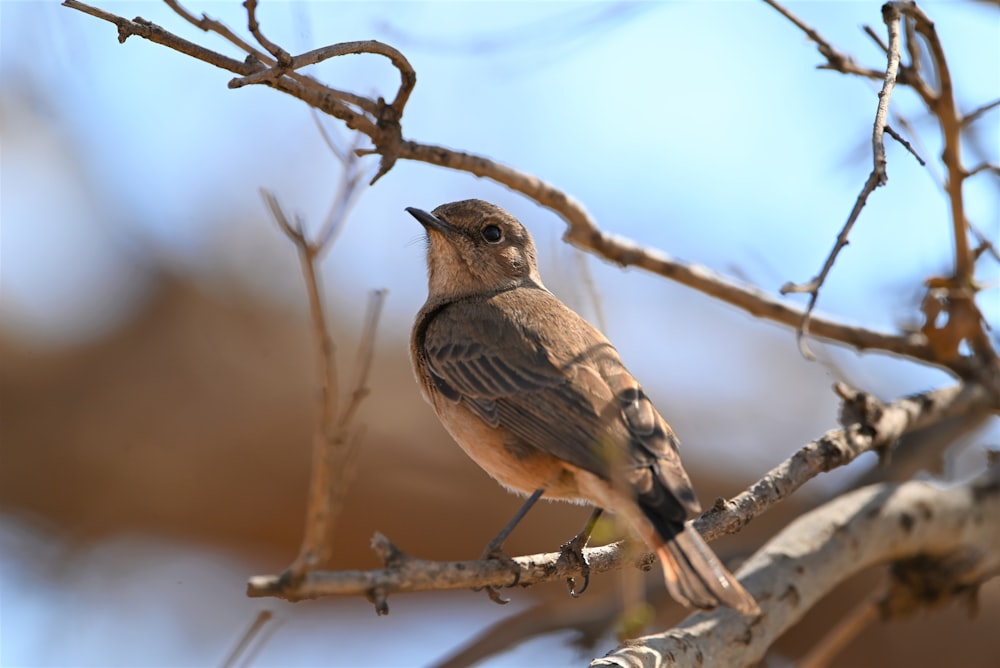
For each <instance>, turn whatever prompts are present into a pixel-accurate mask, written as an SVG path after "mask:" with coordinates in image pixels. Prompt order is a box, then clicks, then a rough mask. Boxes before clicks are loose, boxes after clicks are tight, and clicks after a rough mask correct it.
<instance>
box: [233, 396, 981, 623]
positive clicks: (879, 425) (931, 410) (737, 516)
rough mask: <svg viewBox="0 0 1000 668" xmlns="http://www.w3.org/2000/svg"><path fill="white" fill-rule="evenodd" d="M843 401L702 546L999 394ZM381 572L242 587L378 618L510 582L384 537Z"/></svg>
mask: <svg viewBox="0 0 1000 668" xmlns="http://www.w3.org/2000/svg"><path fill="white" fill-rule="evenodd" d="M837 392H838V394H839V395H840V396H841V398H842V399H843V401H844V403H843V408H842V411H841V422H842V423H843V425H844V427H843V428H841V429H836V430H833V431H830V432H828V433H827V434H825V435H823V436H822V437H821V438H819V439H817V440H815V441H813V442H811V443H808V444H807V445H805V446H803V447H802V448H801V449H799V450H798V451H797V452H796V453H795V454H794V455H792V456H791V457H789V458H788V459H787V460H785V461H784V462H782V463H781V464H779V465H778V466H777V467H775V468H774V469H772V470H771V471H770V472H768V473H767V474H766V475H765V476H764V477H763V478H761V479H760V480H758V481H757V482H756V483H754V484H753V485H752V486H751V487H750V488H749V489H747V490H746V491H744V492H742V493H741V494H739V495H737V496H736V497H734V498H733V499H731V500H729V501H728V502H727V501H724V500H721V499H720V500H719V501H717V502H716V504H715V506H714V507H712V508H710V509H709V510H707V511H706V512H705V513H703V514H702V516H701V517H699V518H698V519H697V520H695V522H694V526H695V528H696V529H697V530H698V531H699V532H700V533H701V534H702V535H703V536H704V537H705V539H706V540H714V539H716V538H719V537H721V536H723V535H726V534H731V533H736V532H737V531H739V530H740V529H742V528H743V527H744V526H746V525H747V524H748V523H749V522H750V521H751V520H753V518H755V517H757V516H758V515H760V514H761V513H763V512H765V511H766V510H767V509H769V508H770V507H772V506H773V505H774V504H776V503H778V502H779V501H781V500H782V499H784V498H786V497H787V496H789V495H790V494H792V493H793V492H795V490H797V489H798V488H799V487H801V486H802V485H803V484H805V483H806V482H807V481H808V480H811V479H812V478H814V477H816V476H817V475H819V474H820V473H822V472H824V471H829V470H832V469H835V468H837V467H839V466H844V465H845V464H848V463H849V462H851V461H853V460H854V459H855V458H857V457H858V456H859V455H861V454H863V453H865V452H868V451H872V450H874V451H876V452H886V451H888V450H889V449H890V448H891V447H892V445H893V444H894V443H895V442H896V441H897V440H898V439H899V438H900V437H901V436H903V435H904V434H906V433H909V432H911V431H914V430H917V429H921V428H923V427H925V426H927V425H928V424H932V423H935V422H938V421H940V420H944V419H948V418H952V417H958V416H962V415H966V414H970V413H977V412H979V413H981V412H989V411H994V412H996V411H1000V393H997V394H993V393H991V392H990V391H989V390H987V389H986V388H983V387H981V386H978V385H975V384H966V385H956V386H952V387H947V388H942V389H938V390H932V391H929V392H924V393H921V394H916V395H912V396H909V397H903V398H901V399H898V400H896V401H894V402H892V403H889V404H883V403H882V402H880V401H878V400H877V399H876V398H874V397H872V396H871V395H869V394H866V393H864V392H860V391H857V390H852V389H850V388H848V387H846V386H843V385H838V386H837ZM372 544H373V549H374V550H375V551H376V553H377V554H378V555H379V557H380V558H381V559H382V561H383V562H384V563H385V565H386V566H385V568H382V569H375V570H368V571H360V570H350V571H337V572H312V573H308V574H306V575H305V576H304V577H303V579H302V580H301V581H300V582H299V583H298V586H296V587H294V588H287V587H286V586H285V583H284V582H283V581H282V579H281V578H280V577H279V576H271V575H265V576H255V577H252V578H250V580H249V582H248V583H247V595H248V596H251V597H260V596H277V597H280V598H285V599H287V600H300V599H306V598H318V597H322V596H331V595H366V596H368V597H369V598H371V599H372V600H373V601H375V603H376V610H377V611H379V612H380V614H384V613H385V612H387V611H388V604H387V597H388V595H389V594H390V593H394V592H414V591H425V590H429V589H434V590H438V589H471V588H475V587H488V586H490V587H504V586H507V585H509V584H510V582H511V580H512V576H511V572H510V567H509V565H508V564H505V563H502V562H499V561H497V560H485V561H461V562H453V561H452V562H438V561H429V560H424V559H418V558H416V557H411V556H409V555H406V554H404V553H402V552H401V551H400V550H399V549H398V548H397V547H396V546H395V545H393V544H392V543H391V541H389V539H387V538H385V537H384V536H381V535H376V536H375V538H374V539H373V541H372ZM584 554H585V555H586V558H587V561H588V562H589V564H590V569H591V572H592V573H603V572H606V571H610V570H617V569H620V568H622V567H624V566H626V565H628V564H633V565H636V566H639V567H640V568H643V569H648V568H649V566H650V564H651V563H652V562H653V556H652V555H651V554H646V555H642V556H641V557H634V556H630V555H629V553H628V550H626V549H623V543H613V544H611V545H606V546H603V547H597V548H590V549H587V550H585V551H584ZM515 561H516V562H517V563H518V564H519V565H520V567H521V571H520V577H519V579H518V582H519V584H520V585H521V586H529V585H533V584H538V583H542V582H551V581H555V580H563V579H565V578H567V577H572V576H577V577H579V576H580V571H579V567H578V566H576V565H574V566H570V565H568V564H567V563H566V561H565V560H563V562H559V553H543V554H534V555H529V556H523V557H517V558H515Z"/></svg>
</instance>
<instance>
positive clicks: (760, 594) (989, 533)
mask: <svg viewBox="0 0 1000 668" xmlns="http://www.w3.org/2000/svg"><path fill="white" fill-rule="evenodd" d="M918 555H922V556H924V557H926V559H924V560H923V561H922V566H923V567H924V568H925V571H924V573H925V575H928V574H930V573H929V572H932V573H933V575H934V576H936V577H937V578H939V583H938V586H939V587H940V588H941V591H940V594H939V595H940V596H950V595H956V594H961V593H963V592H965V591H968V590H970V589H975V588H976V587H977V586H978V585H979V584H980V583H982V582H984V581H986V580H987V579H989V578H990V577H992V576H994V575H995V574H997V573H1000V465H997V464H994V465H993V466H992V467H991V468H989V469H988V470H987V471H986V472H985V473H983V474H982V475H981V476H980V477H978V478H977V479H976V480H974V481H972V482H969V483H967V484H964V485H958V486H956V487H950V488H942V487H938V486H935V485H932V484H929V483H925V482H907V483H903V484H884V485H875V486H872V487H866V488H864V489H860V490H857V491H855V492H851V493H849V494H845V495H843V496H841V497H838V498H837V499H835V500H834V501H831V502H830V503H828V504H826V505H824V506H821V507H820V508H818V509H816V510H814V511H812V512H810V513H807V514H805V515H803V516H802V517H800V518H799V519H797V520H795V521H794V522H792V523H791V524H790V525H789V526H788V527H786V528H785V529H784V530H783V531H782V532H781V533H779V534H778V535H777V536H776V537H775V538H773V539H772V540H771V541H769V542H768V543H767V544H766V545H765V546H764V547H763V548H761V549H760V550H759V551H758V552H757V553H756V554H755V555H754V556H753V557H751V558H750V559H749V560H748V561H747V562H746V563H745V564H744V565H743V567H742V568H740V570H739V571H738V572H737V575H738V576H739V577H740V580H741V582H742V583H743V584H744V586H746V587H747V590H748V591H749V592H750V593H751V594H752V595H753V596H754V598H756V599H757V600H758V601H760V602H761V607H762V608H763V609H764V610H765V612H764V613H763V614H761V615H760V616H758V617H756V618H748V617H745V616H743V615H739V614H737V613H735V612H733V611H732V610H729V609H724V608H719V609H716V610H714V611H712V612H708V613H697V614H694V615H691V616H690V617H688V618H687V619H685V620H684V621H683V622H681V623H680V624H679V625H678V626H676V627H675V628H673V629H671V630H669V631H667V632H665V633H660V634H655V635H651V636H646V637H644V638H639V639H636V640H632V641H630V642H629V643H628V645H626V646H623V647H620V648H618V649H616V650H614V651H613V652H611V653H610V654H608V655H607V656H606V657H604V658H603V659H598V660H596V661H594V662H592V663H591V666H594V667H598V666H601V667H608V666H623V667H624V666H628V667H629V668H638V667H640V666H643V667H650V668H652V667H654V666H656V667H660V666H691V665H705V666H751V665H756V664H757V663H758V662H759V661H761V660H762V659H763V658H764V654H765V653H766V652H767V649H768V648H769V647H770V646H771V645H772V644H773V643H774V641H775V639H777V638H778V637H779V636H780V635H781V634H782V633H784V632H785V631H786V630H787V629H788V628H790V627H791V626H792V625H794V624H795V623H796V622H798V620H799V619H801V618H802V616H803V615H804V614H805V613H806V611H808V610H810V609H811V608H812V607H813V606H814V605H816V603H817V602H818V601H819V600H820V599H821V598H822V597H823V596H825V595H826V594H827V593H828V592H830V591H831V590H832V589H833V588H834V587H836V586H837V585H838V584H840V583H841V582H844V581H845V580H846V579H848V578H849V577H851V576H852V575H854V574H855V573H858V572H860V571H861V570H863V569H865V568H868V567H870V566H873V565H875V564H882V563H888V562H898V561H900V560H905V559H908V558H912V557H917V556H918Z"/></svg>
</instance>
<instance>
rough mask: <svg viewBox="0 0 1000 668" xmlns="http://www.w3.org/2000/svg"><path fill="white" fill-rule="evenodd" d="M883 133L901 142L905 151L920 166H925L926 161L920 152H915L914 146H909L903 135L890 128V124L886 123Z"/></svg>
mask: <svg viewBox="0 0 1000 668" xmlns="http://www.w3.org/2000/svg"><path fill="white" fill-rule="evenodd" d="M885 133H886V134H887V135H889V136H890V137H892V138H893V139H895V140H896V141H897V142H899V143H900V144H902V145H903V148H905V149H906V150H907V151H909V152H910V155H912V156H913V157H914V158H916V159H917V162H919V163H920V166H921V167H926V166H927V162H926V161H924V159H923V158H921V157H920V154H919V153H917V152H916V150H914V148H913V147H912V146H910V142H908V141H906V140H905V139H903V137H901V136H900V134H899V133H898V132H896V131H895V130H893V129H892V126H891V125H889V124H886V126H885Z"/></svg>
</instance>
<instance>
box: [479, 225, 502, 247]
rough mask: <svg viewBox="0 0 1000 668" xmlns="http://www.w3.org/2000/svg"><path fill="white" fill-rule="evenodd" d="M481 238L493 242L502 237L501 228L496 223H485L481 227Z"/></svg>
mask: <svg viewBox="0 0 1000 668" xmlns="http://www.w3.org/2000/svg"><path fill="white" fill-rule="evenodd" d="M483 239H486V241H488V242H489V243H491V244H495V243H497V242H499V241H500V240H501V239H503V230H501V229H500V228H499V227H497V226H496V225H487V226H486V227H484V228H483Z"/></svg>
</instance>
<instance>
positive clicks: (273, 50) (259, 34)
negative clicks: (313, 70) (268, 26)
mask: <svg viewBox="0 0 1000 668" xmlns="http://www.w3.org/2000/svg"><path fill="white" fill-rule="evenodd" d="M243 7H245V8H246V10H247V29H248V30H249V31H250V34H251V35H253V36H254V39H256V40H257V43H258V44H260V45H261V46H262V47H264V49H265V50H266V51H267V52H268V53H270V54H271V55H272V56H274V59H275V60H276V61H277V62H278V67H281V68H287V67H288V66H289V65H291V62H292V56H291V54H289V53H288V52H287V51H285V50H284V49H282V48H281V47H280V46H278V45H277V44H275V43H274V42H272V41H271V40H269V39H267V38H266V37H265V36H264V33H263V31H262V30H261V29H260V23H258V21H257V0H244V2H243Z"/></svg>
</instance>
